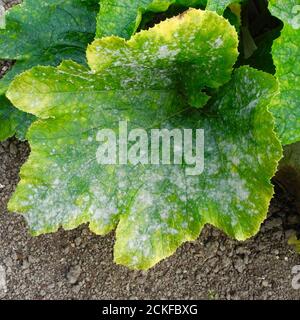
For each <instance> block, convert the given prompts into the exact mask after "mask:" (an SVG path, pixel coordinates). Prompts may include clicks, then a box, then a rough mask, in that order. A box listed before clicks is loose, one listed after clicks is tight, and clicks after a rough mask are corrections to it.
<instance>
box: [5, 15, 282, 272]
mask: <svg viewBox="0 0 300 320" xmlns="http://www.w3.org/2000/svg"><path fill="white" fill-rule="evenodd" d="M191 39H193V41H191ZM236 58H237V34H236V32H235V30H234V28H233V27H232V26H230V24H229V23H228V21H226V20H225V19H224V18H222V17H220V16H218V15H217V14H216V13H213V12H209V11H201V10H190V11H188V12H187V13H185V14H184V15H181V16H180V17H175V18H172V19H170V20H168V21H165V22H162V23H161V24H159V25H157V26H155V27H154V28H152V29H150V30H148V31H143V32H140V33H138V34H136V35H135V36H133V37H132V38H131V39H130V40H129V41H127V42H126V41H125V40H123V39H121V38H117V37H109V38H104V39H100V40H96V41H95V42H94V43H93V44H92V45H91V46H90V47H89V48H88V61H89V65H90V67H91V69H92V72H91V71H90V70H89V69H88V68H85V67H82V66H79V65H77V64H76V63H74V62H64V63H63V64H62V65H61V66H59V67H58V68H54V67H35V68H33V69H32V70H30V71H27V72H25V73H24V74H22V75H20V76H19V77H17V78H16V79H15V80H14V81H13V83H12V85H11V87H10V89H9V91H8V97H9V98H10V99H11V100H12V102H13V103H14V104H15V105H16V106H18V108H20V109H21V110H24V111H27V112H31V113H33V114H35V115H36V116H38V117H40V118H41V119H40V120H38V121H36V122H35V123H34V124H33V125H32V126H31V128H30V130H29V133H28V138H29V142H30V145H31V149H32V152H31V155H30V157H29V160H28V162H27V163H26V164H25V165H24V166H23V168H22V170H21V182H20V184H19V186H18V187H17V190H16V193H15V194H14V196H13V198H12V200H11V201H10V203H9V209H10V210H12V211H17V212H20V213H23V214H24V216H25V218H26V219H27V221H28V223H29V225H30V228H31V231H32V233H33V234H35V235H37V234H41V233H45V232H53V231H56V230H57V229H58V228H59V227H60V226H63V227H64V228H65V229H72V228H75V227H77V226H78V225H79V224H81V223H86V222H88V223H90V229H91V230H92V231H94V232H95V233H97V234H106V233H108V232H110V231H111V230H113V229H114V228H116V227H117V231H116V236H117V240H116V244H115V261H116V262H117V263H121V264H124V265H126V266H128V267H130V268H133V269H147V268H150V267H152V266H153V265H154V264H155V263H157V262H158V261H160V260H161V259H163V258H165V257H167V256H169V255H171V254H172V253H174V251H175V250H176V249H177V248H178V246H180V245H181V244H182V243H183V242H185V241H189V240H194V239H196V238H197V237H198V235H199V233H200V231H201V229H202V227H203V226H204V224H206V223H211V224H213V225H214V226H217V227H219V228H221V229H222V230H224V231H225V232H226V233H227V234H229V235H230V236H232V237H235V238H237V239H240V240H243V239H246V238H248V237H250V236H252V235H253V234H255V233H256V232H257V231H258V229H259V226H260V224H261V222H262V221H263V220H264V219H265V217H266V213H267V210H268V206H269V201H270V199H271V197H272V195H273V187H272V185H271V183H270V178H271V177H272V176H273V175H274V173H275V171H276V168H277V163H278V160H279V159H280V157H281V147H280V144H279V142H278V140H277V139H276V137H275V134H274V132H273V128H274V123H273V117H272V115H271V114H270V113H269V112H268V110H267V105H268V103H269V101H270V99H271V98H272V96H273V95H274V94H276V93H277V83H276V81H275V79H274V78H273V76H271V75H268V74H265V73H263V72H260V71H256V70H254V69H251V68H248V67H243V68H241V69H239V70H237V71H236V72H235V74H234V76H233V79H232V80H231V82H230V83H228V84H227V85H225V87H223V88H222V89H221V90H220V95H219V97H218V98H216V99H214V101H212V102H211V103H210V107H209V109H208V110H206V109H203V108H202V109H199V108H198V109H196V108H190V103H189V102H190V100H191V99H190V94H191V93H192V96H194V95H195V90H191V89H195V88H194V87H193V86H192V85H191V84H193V83H195V79H196V80H198V79H200V76H201V77H202V78H201V79H202V81H200V82H199V83H200V84H201V85H202V86H207V87H209V86H213V87H216V86H220V85H221V84H222V83H224V82H226V81H227V80H228V79H229V77H230V73H231V67H232V65H233V64H234V62H235V60H236ZM204 74H205V77H204V76H203V75H204ZM196 82H197V81H196ZM249 88H251V90H250V89H249ZM192 100H193V101H194V100H198V101H203V102H204V101H206V98H205V97H204V94H203V93H202V94H201V92H200V90H199V99H195V97H194V99H192ZM198 107H199V105H198ZM120 120H121V121H122V120H123V121H125V120H126V121H127V123H128V131H130V130H131V129H134V128H145V129H147V130H148V131H149V130H150V129H152V128H168V129H173V128H181V129H183V128H191V129H201V128H203V129H205V170H204V173H203V174H202V175H200V176H189V175H186V171H185V168H186V165H171V166H164V165H149V164H140V163H137V164H131V163H130V164H127V165H121V164H120V165H106V166H105V165H99V164H98V163H97V161H96V153H97V149H98V147H99V145H100V144H99V142H97V141H96V140H97V133H98V131H99V130H100V129H113V130H115V131H116V132H117V131H118V128H119V121H120ZM119 147H120V145H119Z"/></svg>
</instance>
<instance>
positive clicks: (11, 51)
mask: <svg viewBox="0 0 300 320" xmlns="http://www.w3.org/2000/svg"><path fill="white" fill-rule="evenodd" d="M98 2H99V1H98V0H64V1H62V0H48V1H44V0H25V1H23V3H22V4H20V5H17V6H15V7H13V8H12V9H10V10H8V11H7V12H6V28H5V29H3V30H0V58H1V59H3V60H16V63H15V64H14V66H13V67H12V68H11V70H9V71H8V72H7V74H6V75H5V76H4V77H3V78H2V79H1V80H0V95H3V94H5V91H6V90H7V88H8V86H9V84H10V82H11V81H12V79H13V78H14V77H15V76H16V75H18V74H20V73H21V72H23V71H25V70H28V69H30V68H31V67H33V66H36V65H58V64H59V63H60V62H61V61H62V60H64V59H72V60H74V61H77V62H78V63H85V61H86V60H85V51H86V47H87V45H88V43H90V42H92V41H93V39H94V36H95V30H96V14H97V12H98V10H99V5H98ZM3 100H4V99H3V98H1V101H3ZM8 111H9V112H10V113H11V114H10V115H8ZM14 113H15V114H14ZM0 114H1V115H3V114H4V115H6V116H5V118H6V119H13V120H12V121H13V122H12V123H11V124H9V123H8V122H7V121H6V123H5V124H2V122H0V140H1V139H5V138H8V137H9V136H12V135H14V134H15V133H16V134H17V135H18V136H20V137H23V136H24V128H25V126H27V125H28V120H29V119H30V118H31V119H33V118H34V117H32V116H28V115H26V114H23V115H22V114H21V113H20V111H19V110H16V109H14V108H13V107H11V106H10V107H9V109H8V107H7V104H0ZM1 118H3V116H1ZM1 118H0V119H1ZM0 121H1V120H0ZM9 128H11V129H10V130H8V129H9ZM19 129H20V132H19Z"/></svg>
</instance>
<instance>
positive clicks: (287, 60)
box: [270, 0, 300, 145]
mask: <svg viewBox="0 0 300 320" xmlns="http://www.w3.org/2000/svg"><path fill="white" fill-rule="evenodd" d="M270 10H271V12H272V14H273V15H275V16H276V17H278V18H279V19H281V20H282V21H283V22H284V27H283V30H282V32H281V36H280V38H278V39H277V40H275V42H274V45H273V49H272V53H273V58H274V62H275V65H276V76H277V77H278V79H279V84H280V95H278V96H277V97H276V98H275V99H274V101H273V104H272V112H273V113H274V115H275V118H276V127H277V132H278V134H279V137H280V139H281V141H282V143H283V144H284V145H286V144H291V143H294V142H297V141H299V140H300V107H299V106H300V90H299V88H300V61H299V56H300V46H299V44H300V1H299V0H284V1H283V0H271V1H270Z"/></svg>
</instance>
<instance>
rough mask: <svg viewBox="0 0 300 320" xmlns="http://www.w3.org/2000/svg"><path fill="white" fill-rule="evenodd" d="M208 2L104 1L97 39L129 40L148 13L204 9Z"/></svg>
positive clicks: (194, 0)
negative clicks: (178, 7) (176, 7)
mask: <svg viewBox="0 0 300 320" xmlns="http://www.w3.org/2000/svg"><path fill="white" fill-rule="evenodd" d="M206 1H207V0H123V1H119V0H102V1H101V5H100V12H99V15H98V17H97V31H96V36H97V38H102V37H105V36H111V35H115V36H119V37H122V38H125V39H129V38H130V37H131V35H133V34H134V33H135V32H136V30H137V28H138V26H139V24H140V22H141V20H142V14H143V13H145V12H146V11H153V12H163V11H166V10H167V9H168V8H169V7H170V5H172V4H177V5H181V6H185V7H201V6H202V7H204V6H205V5H206Z"/></svg>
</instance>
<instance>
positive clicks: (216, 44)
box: [212, 36, 224, 49]
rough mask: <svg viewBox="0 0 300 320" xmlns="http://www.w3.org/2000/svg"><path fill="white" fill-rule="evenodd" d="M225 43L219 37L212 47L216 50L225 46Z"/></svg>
mask: <svg viewBox="0 0 300 320" xmlns="http://www.w3.org/2000/svg"><path fill="white" fill-rule="evenodd" d="M223 43H224V41H223V39H222V37H221V36H219V37H218V38H217V39H216V40H215V41H214V42H213V43H212V46H213V47H214V48H216V49H218V48H220V47H221V46H222V45H223Z"/></svg>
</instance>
